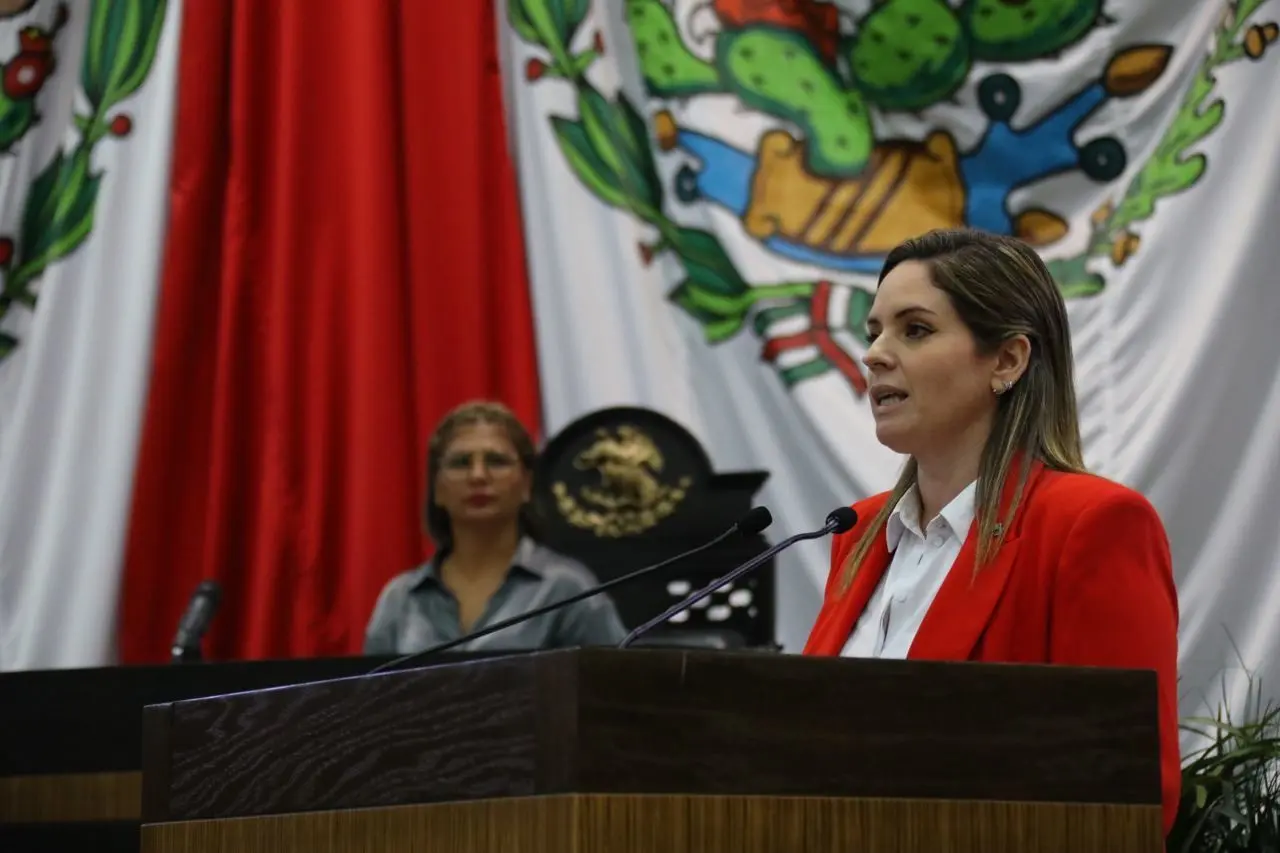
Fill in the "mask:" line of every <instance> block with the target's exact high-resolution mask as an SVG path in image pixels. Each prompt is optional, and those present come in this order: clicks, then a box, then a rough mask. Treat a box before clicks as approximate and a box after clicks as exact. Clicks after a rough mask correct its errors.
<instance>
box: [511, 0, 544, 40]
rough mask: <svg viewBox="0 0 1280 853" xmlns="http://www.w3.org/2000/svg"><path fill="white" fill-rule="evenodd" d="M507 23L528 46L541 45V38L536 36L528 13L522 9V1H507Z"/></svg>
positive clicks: (536, 32)
mask: <svg viewBox="0 0 1280 853" xmlns="http://www.w3.org/2000/svg"><path fill="white" fill-rule="evenodd" d="M507 22H508V23H509V24H511V28H512V29H513V30H515V31H516V34H517V35H519V36H520V38H522V39H524V40H525V41H527V42H528V43H529V44H536V45H541V44H542V38H541V36H539V35H538V30H537V28H536V27H534V25H533V21H532V20H531V19H530V18H529V13H528V12H526V11H525V9H524V0H509V2H508V3H507Z"/></svg>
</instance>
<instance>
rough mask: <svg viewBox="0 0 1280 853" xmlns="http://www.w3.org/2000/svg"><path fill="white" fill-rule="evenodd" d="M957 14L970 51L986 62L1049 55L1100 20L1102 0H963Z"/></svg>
mask: <svg viewBox="0 0 1280 853" xmlns="http://www.w3.org/2000/svg"><path fill="white" fill-rule="evenodd" d="M961 15H962V16H963V18H964V24H965V29H966V30H968V33H969V40H970V42H971V44H972V49H973V55H974V57H975V58H977V59H981V60H984V61H987V62H1025V61H1027V60H1031V59H1039V58H1041V57H1044V56H1052V55H1053V54H1056V53H1058V52H1059V51H1061V50H1063V49H1064V48H1067V47H1069V46H1071V45H1073V44H1075V43H1076V42H1078V41H1079V40H1080V39H1082V38H1084V37H1085V36H1086V35H1087V34H1088V33H1089V31H1090V30H1092V29H1093V28H1094V26H1095V25H1096V24H1097V23H1098V22H1099V20H1101V19H1102V0H1025V2H1020V3H1010V2H1008V0H967V2H966V3H965V5H964V8H963V10H962V11H961Z"/></svg>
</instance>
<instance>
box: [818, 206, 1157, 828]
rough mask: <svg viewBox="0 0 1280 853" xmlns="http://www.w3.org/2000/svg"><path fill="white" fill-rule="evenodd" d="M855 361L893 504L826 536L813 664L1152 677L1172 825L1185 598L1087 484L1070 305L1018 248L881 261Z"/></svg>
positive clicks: (1151, 520) (939, 249)
mask: <svg viewBox="0 0 1280 853" xmlns="http://www.w3.org/2000/svg"><path fill="white" fill-rule="evenodd" d="M867 331H868V339H869V341H870V346H869V348H868V350H867V353H866V355H865V357H864V359H863V361H864V363H865V364H866V366H867V368H868V371H869V374H870V382H871V387H870V389H869V393H868V396H869V399H870V403H871V407H872V413H873V416H874V418H875V423H876V437H877V438H878V439H879V441H880V442H881V443H882V444H884V445H886V446H887V447H889V448H890V449H892V450H894V451H896V452H898V453H902V454H905V455H906V456H907V457H908V458H907V463H906V467H905V469H904V471H903V474H902V476H901V478H900V479H899V481H898V483H897V485H896V486H895V487H894V489H893V490H892V491H891V492H888V493H884V494H879V495H875V496H874V497H871V498H868V499H866V500H864V501H861V502H859V503H857V504H854V509H855V510H856V511H857V513H858V518H859V522H858V524H857V525H856V526H855V527H854V528H853V529H851V530H850V531H848V532H847V533H844V534H842V535H839V536H837V537H836V538H835V541H834V544H833V546H832V552H831V572H830V575H829V578H828V581H827V586H826V593H825V597H824V601H823V605H822V609H821V611H820V613H819V614H818V618H817V622H816V624H815V625H814V626H813V630H812V632H811V634H810V637H809V641H808V643H807V645H806V648H805V653H806V654H811V655H846V656H858V657H885V658H918V659H934V660H961V661H963V660H974V661H990V662H1010V663H1049V664H1072V665H1081V666H1113V667H1130V668H1137V669H1151V670H1154V671H1155V672H1156V677H1157V682H1158V690H1159V724H1160V741H1161V747H1160V750H1161V751H1160V759H1161V776H1162V785H1163V806H1164V830H1165V834H1166V835H1167V834H1168V831H1169V829H1170V828H1171V827H1172V825H1173V820H1174V817H1175V816H1176V814H1177V808H1178V798H1179V790H1180V757H1179V751H1178V732H1177V710H1178V709H1177V695H1176V683H1177V660H1178V637H1177V633H1178V600H1177V590H1176V587H1175V585H1174V579H1173V571H1172V566H1171V559H1170V553H1169V545H1168V540H1167V538H1166V536H1165V531H1164V527H1163V525H1162V524H1161V521H1160V518H1159V516H1158V515H1157V514H1156V511H1155V510H1154V509H1153V508H1152V506H1151V505H1150V504H1149V503H1148V502H1147V500H1146V499H1145V498H1144V497H1143V496H1142V495H1140V494H1139V493H1137V492H1135V491H1133V490H1132V489H1129V488H1127V487H1125V486H1123V485H1120V484H1118V483H1114V482H1111V481H1109V480H1106V479H1103V478H1101V477H1098V476H1094V475H1092V474H1089V473H1087V472H1086V470H1085V466H1084V459H1083V454H1082V451H1081V442H1080V430H1079V426H1078V421H1077V414H1076V394H1075V387H1074V382H1073V379H1072V368H1073V362H1072V353H1071V340H1070V330H1069V328H1068V322H1067V313H1066V306H1065V305H1064V304H1063V301H1062V296H1061V295H1060V294H1059V292H1058V288H1057V286H1056V285H1055V283H1054V281H1053V278H1052V276H1051V275H1050V274H1049V271H1048V270H1047V269H1046V268H1045V265H1044V263H1043V262H1042V261H1041V260H1040V257H1039V256H1038V255H1037V254H1036V253H1035V252H1034V251H1033V250H1031V249H1030V248H1029V247H1028V246H1026V245H1025V244H1023V243H1021V242H1019V241H1017V240H1014V239H1011V238H1006V237H998V236H993V235H989V234H984V233H981V232H976V231H970V230H954V231H935V232H931V233H928V234H925V235H924V236H922V237H919V238H916V239H913V240H908V241H907V242H905V243H904V244H902V245H900V246H898V247H897V248H895V249H894V250H893V251H892V252H891V253H890V254H889V256H888V258H886V260H885V263H884V266H883V269H882V271H881V273H880V282H879V285H878V287H877V291H876V297H875V302H874V304H873V305H872V309H871V312H870V314H869V317H868V320H867Z"/></svg>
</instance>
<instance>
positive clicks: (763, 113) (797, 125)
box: [0, 0, 1280, 699]
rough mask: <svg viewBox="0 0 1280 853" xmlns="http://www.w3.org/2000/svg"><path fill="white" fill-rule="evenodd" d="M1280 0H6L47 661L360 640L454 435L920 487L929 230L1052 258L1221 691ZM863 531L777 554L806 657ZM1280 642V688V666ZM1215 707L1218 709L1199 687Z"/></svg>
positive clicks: (1082, 387)
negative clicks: (193, 598) (908, 382)
mask: <svg viewBox="0 0 1280 853" xmlns="http://www.w3.org/2000/svg"><path fill="white" fill-rule="evenodd" d="M1277 21H1280V0H1237V2H1217V0H1215V1H1214V2H1202V0H1169V2H1162V3H1149V2H1140V0H1108V2H1105V3H1104V2H1102V0H1080V2H1062V0H1056V2H1039V0H1026V2H1021V3H1017V4H1012V3H1006V2H1001V0H952V2H947V0H880V2H870V0H841V1H840V2H822V0H493V2H488V0H486V2H476V3H434V2H433V3H426V2H423V3H396V2H392V0H368V2H362V3H311V4H301V3H298V4H293V3H261V2H255V0H226V2H219V3H202V2H197V0H187V2H185V3H184V2H180V0H116V2H112V3H75V2H66V3H61V2H56V0H38V2H32V0H17V1H16V2H0V63H3V76H2V78H0V81H2V88H0V92H2V94H0V151H3V152H4V154H5V156H4V157H3V158H2V159H0V200H2V201H3V203H2V204H0V280H2V281H3V286H4V296H3V300H2V301H0V667H4V668H8V669H14V668H31V667H50V666H83V665H96V664H102V663H108V662H113V661H125V662H137V661H147V660H157V659H163V657H164V656H165V654H166V652H167V648H168V641H169V638H170V637H171V636H172V633H173V629H174V626H175V625H176V622H177V619H178V616H179V614H180V613H181V611H182V609H183V607H184V606H185V604H186V601H187V598H188V596H189V595H190V594H191V592H192V590H193V589H194V588H195V586H196V585H197V584H198V583H199V582H200V581H201V580H203V579H206V578H211V579H216V580H218V581H219V582H221V583H222V585H223V588H224V601H223V605H222V609H221V610H220V611H219V615H218V618H217V620H216V621H215V623H214V628H213V631H212V633H211V635H210V638H209V646H208V650H209V653H210V656H211V657H215V658H230V657H267V656H289V655H319V654H349V653H353V652H355V651H357V650H358V649H359V645H360V637H361V633H362V631H363V628H364V624H365V621H366V620H367V618H368V614H369V612H370V610H371V608H372V605H373V601H374V598H375V597H376V595H377V592H378V590H379V589H380V588H381V586H382V585H383V583H385V581H386V580H387V579H388V578H389V577H391V576H392V575H393V574H395V573H397V572H400V571H403V570H404V569H406V568H409V567H411V566H412V565H414V564H415V563H416V562H417V561H419V560H421V559H422V558H423V556H425V554H426V553H428V551H429V546H428V544H427V543H426V542H424V540H423V537H422V535H421V533H420V525H419V522H418V511H419V507H420V500H421V493H422V487H423V483H422V461H423V454H424V450H425V444H424V443H425V438H426V436H427V435H428V433H429V432H430V430H431V428H432V427H433V426H434V425H435V423H436V421H437V420H438V418H439V417H440V415H441V414H443V413H444V412H445V411H446V410H447V409H449V408H451V407H452V406H453V405H456V404H457V403H460V402H462V401H464V400H466V399H470V398H474V397H490V398H495V399H500V400H503V401H504V402H506V403H508V405H510V406H512V407H513V408H514V409H515V410H516V411H517V413H518V414H519V415H520V416H521V417H522V418H523V419H524V420H525V421H526V423H528V424H529V425H530V427H531V428H532V429H533V430H534V431H535V432H536V433H537V434H538V435H539V436H540V437H541V438H547V437H550V436H552V435H554V434H555V433H557V432H558V431H559V430H561V429H562V428H563V427H565V426H566V425H567V424H569V423H570V422H572V421H573V420H575V419H577V418H579V417H581V416H582V415H584V414H587V413H589V412H592V411H595V410H598V409H600V408H603V407H606V406H612V405H620V404H625V405H640V406H646V407H649V408H652V409H655V410H657V411H659V412H661V413H663V414H665V415H667V416H669V417H671V418H674V419H675V420H676V421H678V422H680V423H681V424H683V425H684V426H685V427H687V428H688V429H690V430H691V431H692V432H693V433H694V434H695V436H697V437H698V439H699V440H700V441H701V442H702V443H703V445H704V446H705V447H706V448H707V450H708V451H709V453H710V454H711V457H712V461H713V463H714V465H715V467H716V469H717V470H721V471H732V470H742V469H753V470H754V469H765V470H768V471H769V472H770V478H769V481H768V483H767V485H766V486H765V488H764V491H763V492H762V493H761V495H760V496H759V497H760V501H761V502H763V503H765V504H767V505H768V506H769V507H770V509H771V510H772V512H773V514H774V517H775V523H774V526H773V527H772V528H771V530H770V535H771V536H773V537H780V536H782V535H785V534H788V533H791V532H796V531H799V530H802V529H811V528H814V527H817V526H819V525H820V524H821V522H822V520H823V518H824V517H825V515H826V513H827V512H828V511H830V510H831V509H832V508H833V507H836V506H840V505H844V504H847V503H850V502H852V501H854V500H856V499H859V498H861V497H864V496H866V495H867V494H870V493H873V492H876V491H880V490H882V489H885V488H887V487H888V486H889V485H890V484H891V483H892V481H893V479H894V477H895V476H896V473H897V470H898V467H899V465H900V464H901V460H900V459H899V458H897V457H895V456H894V455H893V454H890V453H888V452H887V451H886V450H885V449H884V448H882V447H881V446H880V445H879V444H878V443H877V442H876V440H875V436H874V430H873V427H872V421H871V417H870V413H869V409H868V406H867V400H866V397H865V392H866V379H865V373H864V368H863V365H862V363H861V357H862V354H863V351H864V346H865V340H864V337H863V324H864V320H865V317H866V313H867V311H868V309H869V307H870V304H871V301H872V298H873V295H874V286H875V277H876V272H877V270H878V269H879V266H880V263H881V260H882V258H883V256H884V254H885V253H886V252H887V251H888V250H889V248H891V247H892V246H893V245H895V244H896V243H897V242H898V241H900V240H902V239H903V238H905V237H907V236H910V235H912V234H916V233H920V232H922V231H924V230H927V229H930V228H934V227H942V226H953V225H969V226H973V227H979V228H983V229H987V230H991V231H996V232H1000V233H1005V234H1014V235H1017V236H1019V237H1021V238H1022V239H1024V240H1026V241H1028V242H1030V243H1031V244H1033V245H1034V246H1036V247H1037V249H1038V250H1039V251H1041V253H1042V255H1043V257H1044V258H1045V259H1046V261H1047V262H1048V263H1049V265H1050V267H1051V269H1052V270H1053V272H1054V274H1055V276H1056V277H1057V279H1058V282H1059V284H1060V286H1061V288H1062V292H1063V295H1064V297H1065V298H1066V299H1067V303H1068V306H1069V309H1070V312H1071V319H1072V324H1073V335H1074V343H1075V351H1076V355H1077V365H1076V379H1077V384H1078V388H1079V391H1080V398H1081V406H1082V417H1083V428H1084V433H1085V442H1086V450H1087V456H1088V462H1089V464H1090V465H1091V466H1092V467H1093V468H1094V470H1096V471H1097V472H1098V473H1100V474H1103V475H1105V476H1109V477H1112V478H1114V479H1117V480H1120V481H1122V482H1125V483H1127V484H1129V485H1132V486H1134V487H1135V488H1138V489H1139V490H1141V491H1143V492H1144V493H1145V494H1147V495H1148V496H1149V497H1150V498H1151V500H1152V501H1153V502H1154V503H1155V505H1156V507H1157V508H1158V509H1159V510H1160V512H1161V514H1162V516H1163V517H1164V520H1165V523H1166V526H1167V528H1168V530H1169V533H1170V537H1171V539H1172V543H1173V548H1174V556H1175V561H1176V568H1177V571H1178V580H1179V585H1180V592H1181V599H1182V636H1181V645H1182V667H1183V683H1184V686H1185V688H1186V690H1187V691H1188V695H1189V696H1192V698H1194V699H1199V698H1201V695H1202V694H1203V692H1204V691H1205V690H1207V689H1211V688H1209V687H1208V685H1210V684H1211V683H1212V682H1213V681H1214V680H1215V679H1216V678H1217V677H1218V676H1219V675H1220V674H1221V673H1222V672H1223V670H1224V668H1228V669H1230V668H1233V667H1236V666H1237V665H1238V662H1239V659H1238V658H1237V650H1238V652H1239V658H1241V659H1243V660H1244V662H1245V663H1246V664H1247V665H1248V666H1250V667H1253V668H1255V669H1256V670H1258V671H1259V672H1260V673H1261V674H1262V675H1264V676H1267V675H1270V676H1271V677H1275V676H1276V675H1280V671H1277V670H1275V666H1276V664H1275V663H1274V661H1276V660H1280V655H1277V654H1276V652H1277V651H1278V650H1280V622H1277V620H1276V619H1275V618H1274V613H1275V612H1276V610H1277V608H1278V607H1280V586H1278V585H1277V583H1276V581H1275V578H1276V577H1277V576H1280V572H1278V571H1277V570H1280V529H1278V527H1277V525H1276V524H1275V522H1274V516H1275V510H1274V507H1275V506H1277V505H1280V477H1277V476H1276V472H1277V471H1280V444H1278V443H1277V442H1276V440H1275V436H1276V435H1277V434H1280V380H1278V379H1277V377H1276V370H1275V366H1276V365H1277V364H1280V336H1277V335H1276V334H1275V332H1274V326H1275V318H1276V317H1280V281H1278V280H1277V275H1278V274H1277V270H1278V269H1280V241H1277V240H1276V239H1275V234H1276V226H1275V224H1274V223H1276V222H1277V221H1280V192H1278V191H1280V161H1277V158H1276V157H1275V156H1274V152H1273V148H1274V141H1275V140H1276V139H1280V104H1278V103H1277V102H1276V99H1275V98H1274V97H1273V96H1272V92H1271V87H1272V86H1273V84H1274V81H1275V79H1277V77H1276V75H1277V68H1278V66H1277V62H1280V60H1278V59H1277V56H1280V48H1277V46H1276V42H1277V37H1278V36H1280V29H1278V27H1277ZM827 548H828V545H827V543H825V542H817V543H806V545H805V546H798V547H796V548H794V549H792V550H790V551H788V552H786V554H785V555H784V556H783V557H782V558H781V559H780V561H779V565H778V595H779V602H778V606H779V613H778V625H779V640H780V642H782V643H783V644H784V646H785V647H786V648H787V650H789V651H797V650H798V649H799V648H800V646H801V644H802V642H803V639H804V637H805V635H806V633H807V631H808V628H809V625H810V624H811V621H812V618H813V616H814V614H815V613H816V610H817V606H818V601H819V596H820V591H821V588H822V583H823V581H824V579H825V576H826V571H827V553H828V552H827ZM1268 666H1269V667H1271V672H1270V673H1268V672H1267V669H1266V668H1267V667H1268ZM1193 694H1194V695H1193Z"/></svg>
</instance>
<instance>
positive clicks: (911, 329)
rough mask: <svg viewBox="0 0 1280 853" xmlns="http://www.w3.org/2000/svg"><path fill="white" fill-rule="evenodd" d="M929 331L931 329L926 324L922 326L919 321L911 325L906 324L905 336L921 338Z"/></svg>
mask: <svg viewBox="0 0 1280 853" xmlns="http://www.w3.org/2000/svg"><path fill="white" fill-rule="evenodd" d="M930 331H931V330H930V329H929V327H928V326H923V325H921V324H920V323H912V324H911V325H909V326H907V337H908V338H923V337H924V336H925V335H927V334H929V332H930Z"/></svg>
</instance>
